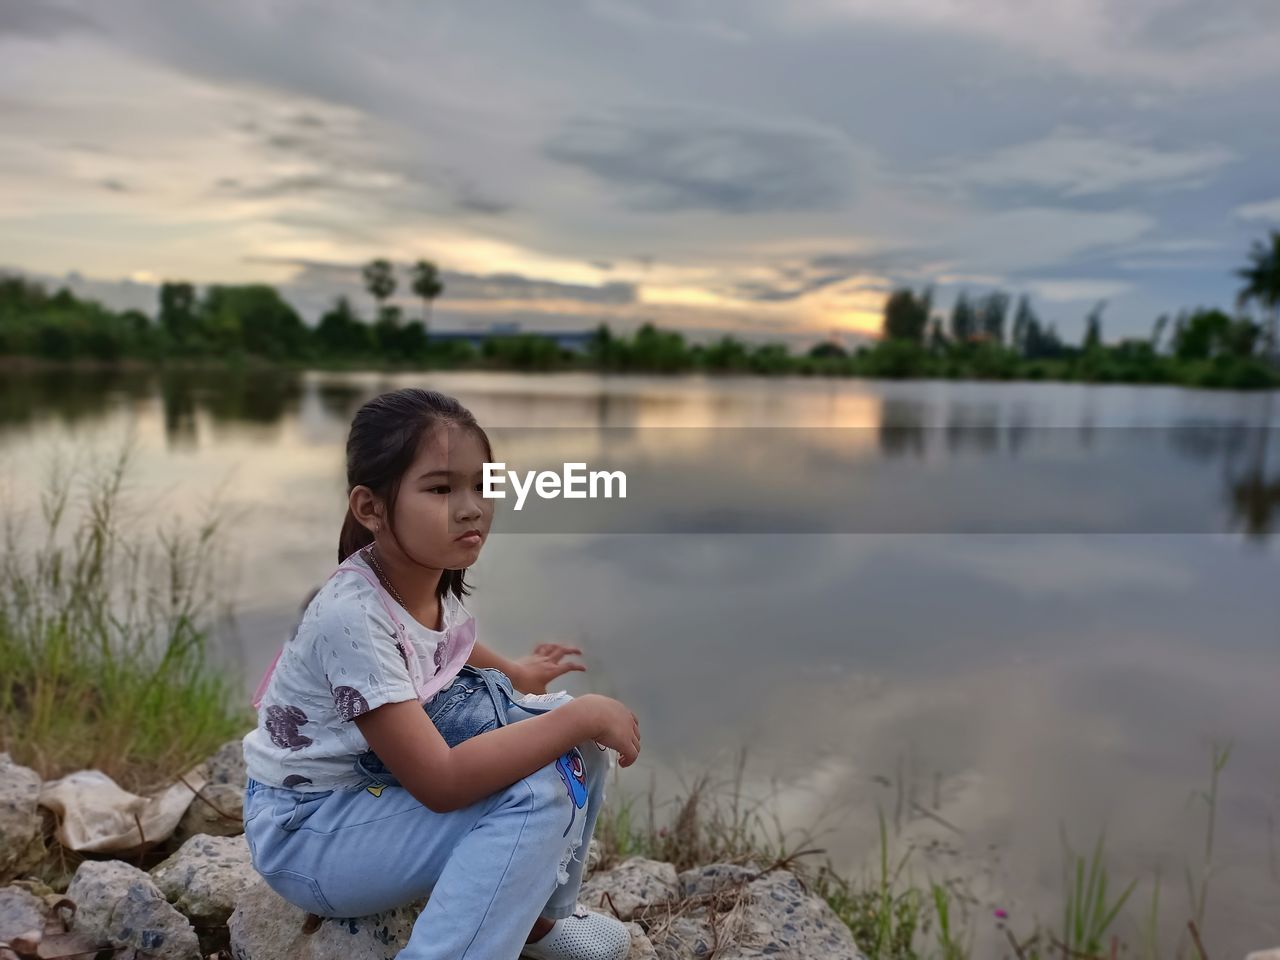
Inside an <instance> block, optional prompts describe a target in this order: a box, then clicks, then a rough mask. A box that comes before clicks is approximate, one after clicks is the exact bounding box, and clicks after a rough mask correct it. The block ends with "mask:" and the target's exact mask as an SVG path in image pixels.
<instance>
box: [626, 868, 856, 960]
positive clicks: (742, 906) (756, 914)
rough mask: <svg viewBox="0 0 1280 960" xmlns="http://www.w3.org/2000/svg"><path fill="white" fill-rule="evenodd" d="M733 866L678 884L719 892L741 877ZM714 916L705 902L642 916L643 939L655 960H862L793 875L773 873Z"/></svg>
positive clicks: (692, 874) (831, 915) (840, 926)
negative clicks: (762, 959) (645, 928)
mask: <svg viewBox="0 0 1280 960" xmlns="http://www.w3.org/2000/svg"><path fill="white" fill-rule="evenodd" d="M744 869H745V868H742V867H735V865H733V864H713V865H710V866H707V867H703V868H700V869H699V870H697V871H685V874H683V875H682V878H681V882H682V886H683V887H685V888H687V889H691V890H698V889H701V891H702V892H714V891H724V892H725V893H731V891H730V890H729V888H730V887H731V885H732V884H733V883H734V882H736V881H737V880H738V879H741V878H742V877H744V876H745V875H746V874H744V873H743V870H744ZM726 899H727V901H728V902H727V903H725V904H723V905H722V907H723V906H728V907H729V909H726V910H724V911H723V912H719V911H718V910H715V909H709V906H710V905H708V904H698V905H690V906H689V907H688V908H687V912H684V913H679V914H676V915H674V916H672V917H669V918H668V917H665V916H663V915H661V914H660V913H655V914H654V915H653V916H651V917H646V918H645V919H646V920H647V921H648V922H647V925H648V928H649V929H648V935H649V939H650V941H651V942H652V944H653V946H654V949H655V951H656V952H657V956H658V958H659V960H686V958H688V957H700V956H706V955H708V954H709V953H710V952H711V951H712V948H713V946H714V948H715V956H716V960H748V958H750V960H755V958H759V957H772V958H774V960H806V958H809V957H823V958H827V960H865V958H864V957H863V955H862V953H860V952H859V950H858V948H857V945H856V944H855V943H854V941H853V935H852V933H850V931H849V928H848V927H847V926H846V925H845V924H844V922H843V921H842V920H841V919H840V918H839V917H838V916H836V914H835V911H833V910H832V909H831V907H830V905H828V904H827V902H826V901H825V900H823V899H822V897H820V896H817V895H816V894H812V893H809V892H807V891H806V890H805V889H804V888H803V887H802V886H801V885H800V881H799V880H797V879H796V877H795V876H794V875H793V874H791V873H789V872H788V871H785V870H773V871H770V872H769V873H766V874H765V875H764V876H761V877H759V878H757V879H755V880H752V881H751V882H750V883H747V884H746V885H745V886H744V887H743V888H742V890H741V893H740V897H739V898H737V901H736V903H735V902H734V901H733V899H732V897H730V898H726Z"/></svg>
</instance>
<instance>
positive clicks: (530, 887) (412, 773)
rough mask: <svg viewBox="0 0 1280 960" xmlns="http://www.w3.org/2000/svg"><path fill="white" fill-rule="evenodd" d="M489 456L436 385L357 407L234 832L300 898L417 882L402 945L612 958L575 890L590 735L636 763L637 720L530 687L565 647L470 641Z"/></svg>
mask: <svg viewBox="0 0 1280 960" xmlns="http://www.w3.org/2000/svg"><path fill="white" fill-rule="evenodd" d="M492 459H493V455H492V451H491V450H490V447H489V440H488V437H487V436H486V435H485V433H484V431H483V430H482V429H481V428H480V426H479V425H478V424H477V423H476V421H475V419H474V418H473V417H472V416H471V414H470V413H469V412H468V411H467V410H466V408H464V407H463V406H462V405H461V404H459V403H458V402H457V401H456V400H454V399H453V398H451V397H446V396H444V395H442V394H439V393H436V392H434V391H428V390H418V389H406V390H398V391H395V392H393V393H387V394H383V395H382V396H379V397H376V398H374V399H373V400H371V401H369V402H368V403H366V404H365V405H364V406H363V407H362V408H361V409H360V410H359V412H357V414H356V416H355V419H354V421H353V422H352V425H351V432H350V435H349V437H348V440H347V481H348V489H349V498H348V512H347V517H346V520H345V522H344V524H343V528H342V533H341V536H340V540H339V549H338V558H339V561H340V563H339V566H338V568H337V569H336V570H335V571H334V573H333V574H332V575H331V576H330V578H329V579H328V581H327V582H326V583H325V584H324V585H323V586H322V587H321V588H320V590H319V591H318V592H317V593H316V594H315V596H314V597H313V598H312V600H311V601H310V603H309V604H308V605H307V608H306V611H305V613H304V614H303V617H302V620H301V622H300V623H299V625H298V629H297V631H296V632H295V634H294V636H293V638H292V639H291V640H289V641H288V642H287V643H286V644H285V645H284V647H283V648H282V650H281V652H280V654H279V655H278V656H277V660H276V663H275V664H273V665H272V667H271V668H269V670H268V673H267V676H266V677H264V678H263V683H262V685H260V687H259V692H258V696H257V697H255V705H259V704H260V706H259V710H258V726H257V727H256V728H255V729H254V730H253V731H252V732H250V733H249V734H248V735H246V736H245V738H244V753H245V762H246V765H247V768H248V774H249V780H248V785H247V788H246V791H245V803H244V817H245V824H244V826H245V838H246V841H247V843H248V845H249V851H250V854H251V856H252V858H253V864H254V867H255V868H256V869H257V870H258V872H259V873H260V874H261V875H262V877H263V878H264V879H265V881H266V882H267V884H268V885H269V886H270V887H271V888H272V889H273V890H275V891H276V892H277V893H278V894H280V896H282V897H284V898H285V899H286V900H289V901H290V902H292V903H293V904H295V905H296V906H298V907H301V908H302V909H304V910H307V911H308V912H310V913H313V914H317V915H320V916H329V917H356V916H364V915H366V914H370V913H376V912H380V911H383V910H388V909H391V908H393V907H396V906H400V905H404V904H407V903H409V902H412V901H414V900H417V899H420V898H422V897H424V896H426V895H427V894H430V899H429V900H428V902H427V905H426V908H425V909H424V910H423V911H422V913H421V915H420V916H419V917H418V920H417V922H416V923H415V924H414V927H413V932H412V935H411V936H410V938H409V942H408V944H407V945H406V946H405V948H404V949H403V950H402V951H401V952H400V953H399V954H398V956H399V957H400V958H401V960H462V958H470V960H515V958H516V957H517V956H522V957H529V958H544V960H545V958H565V960H569V958H573V960H621V958H624V957H625V956H626V955H627V953H628V951H629V948H630V936H629V934H628V933H627V929H626V927H625V926H624V925H623V924H622V923H620V922H619V921H618V920H617V919H615V918H613V917H611V916H607V915H605V914H602V913H598V912H593V911H589V910H587V909H585V908H584V907H583V906H582V905H581V904H579V903H578V902H577V896H578V891H579V887H580V885H581V882H582V871H583V866H584V861H585V859H586V852H587V848H588V845H589V843H590V840H591V835H592V831H593V830H594V828H595V821H596V817H597V815H598V814H599V812H600V804H601V803H602V801H603V799H604V782H605V776H606V774H607V772H608V769H609V763H608V760H609V758H610V754H609V753H608V752H607V750H608V749H612V750H616V751H617V753H618V757H619V760H618V762H619V763H620V765H621V766H624V767H625V766H630V765H631V764H632V763H634V762H635V759H636V756H637V755H638V754H639V752H640V729H639V725H638V722H637V720H636V717H635V714H634V713H632V712H631V711H630V710H629V709H628V708H627V707H626V706H625V705H624V704H622V703H620V702H619V701H617V700H614V699H611V698H609V697H604V696H600V695H598V694H586V695H583V696H580V697H576V698H575V697H571V696H569V695H568V694H567V693H559V694H547V693H546V684H547V683H548V682H549V681H550V680H553V679H555V678H556V677H558V676H561V675H562V674H565V673H567V672H569V671H571V670H582V669H585V667H583V666H582V665H581V664H579V663H574V662H572V661H570V660H566V659H565V657H566V656H569V655H572V654H578V653H580V652H581V651H579V650H576V649H573V648H570V647H564V646H560V645H558V644H543V645H540V646H539V647H537V648H535V650H534V652H533V654H532V655H530V656H527V657H524V658H521V659H519V660H514V661H513V660H508V659H506V658H504V657H502V656H499V655H498V654H497V653H495V652H493V651H491V650H489V649H488V648H486V647H485V646H484V645H482V644H480V643H479V642H477V641H476V639H475V624H474V620H473V619H472V617H471V615H470V614H469V613H468V612H467V611H466V609H465V608H464V607H463V605H462V602H461V600H462V597H463V596H464V595H465V594H467V593H468V592H469V590H468V589H467V587H466V586H465V583H464V573H465V571H466V568H467V567H469V566H470V565H471V564H473V563H474V562H475V561H476V558H477V557H478V556H479V554H480V548H481V546H482V545H483V543H484V541H485V539H486V538H487V536H488V533H489V525H490V522H491V520H492V517H493V502H492V500H489V499H486V498H485V497H483V496H482V495H481V489H482V488H481V479H482V476H483V464H484V463H485V462H488V461H492ZM517 689H518V690H520V691H523V692H524V693H525V694H528V696H523V697H518V696H517V694H516V690H517ZM515 721H519V722H515Z"/></svg>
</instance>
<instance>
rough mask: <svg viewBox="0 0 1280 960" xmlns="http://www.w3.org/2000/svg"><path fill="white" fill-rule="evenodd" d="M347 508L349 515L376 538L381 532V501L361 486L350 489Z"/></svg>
mask: <svg viewBox="0 0 1280 960" xmlns="http://www.w3.org/2000/svg"><path fill="white" fill-rule="evenodd" d="M347 506H349V507H350V508H351V515H352V516H353V517H355V518H356V519H357V520H358V521H360V524H361V526H363V527H365V528H366V529H367V530H368V531H369V532H370V533H372V534H374V535H375V536H376V535H377V534H378V533H379V532H380V531H381V530H382V524H383V519H382V501H381V500H379V499H378V498H377V497H376V496H375V495H374V493H373V491H372V490H370V489H369V488H368V487H366V486H364V485H362V484H357V485H356V486H354V487H352V488H351V494H350V496H348V497H347Z"/></svg>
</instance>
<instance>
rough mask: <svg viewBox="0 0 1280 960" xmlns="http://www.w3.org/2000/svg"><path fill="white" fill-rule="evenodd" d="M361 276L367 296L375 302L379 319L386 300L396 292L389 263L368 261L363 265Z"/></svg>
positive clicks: (393, 275) (379, 260)
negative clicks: (367, 292)
mask: <svg viewBox="0 0 1280 960" xmlns="http://www.w3.org/2000/svg"><path fill="white" fill-rule="evenodd" d="M362 275H363V277H364V288H365V289H366V290H368V291H369V296H371V297H373V299H374V300H375V301H377V304H378V315H379V317H381V316H382V314H383V309H384V305H385V303H386V300H387V298H388V297H390V296H391V295H392V294H393V293H395V292H396V274H395V270H394V269H393V268H392V266H391V261H390V260H382V259H378V260H370V261H369V262H368V263H366V264H365V265H364V270H363V271H362Z"/></svg>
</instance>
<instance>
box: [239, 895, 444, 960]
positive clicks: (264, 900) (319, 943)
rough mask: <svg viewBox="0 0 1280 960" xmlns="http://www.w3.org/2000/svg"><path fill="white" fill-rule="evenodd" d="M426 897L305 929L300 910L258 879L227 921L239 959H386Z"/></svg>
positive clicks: (405, 939)
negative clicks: (304, 931) (303, 928)
mask: <svg viewBox="0 0 1280 960" xmlns="http://www.w3.org/2000/svg"><path fill="white" fill-rule="evenodd" d="M426 902H427V901H426V899H425V898H423V899H420V900H417V901H414V902H412V903H409V904H406V905H404V906H401V907H397V908H396V909H394V910H388V911H385V912H383V913H374V914H370V915H369V916H367V917H345V918H334V917H330V918H326V919H323V920H321V921H320V924H319V926H318V927H317V928H316V929H315V930H314V932H312V933H303V931H302V924H303V921H304V920H305V919H306V917H307V914H306V912H305V911H303V910H300V909H299V908H298V907H295V906H294V905H293V904H291V903H289V902H288V901H287V900H285V899H283V898H282V897H281V896H279V895H278V894H277V893H276V892H275V891H274V890H272V889H271V888H270V887H268V886H267V884H266V881H264V880H263V879H262V878H261V877H258V878H256V879H255V880H254V881H253V882H252V883H251V884H250V885H249V886H248V887H247V888H246V890H245V892H244V893H243V894H242V895H241V897H240V899H239V901H238V902H237V904H236V909H235V912H233V913H232V914H231V919H230V920H229V921H228V922H227V927H228V929H229V932H230V935H231V956H232V957H233V958H234V960H279V958H282V957H288V958H289V960H387V958H390V957H394V956H395V955H396V954H397V953H399V952H400V950H401V949H403V947H404V945H405V944H406V943H408V942H409V934H410V933H411V932H412V931H413V924H414V921H415V920H417V919H418V914H420V913H421V912H422V908H423V907H424V906H426Z"/></svg>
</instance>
